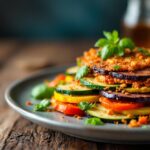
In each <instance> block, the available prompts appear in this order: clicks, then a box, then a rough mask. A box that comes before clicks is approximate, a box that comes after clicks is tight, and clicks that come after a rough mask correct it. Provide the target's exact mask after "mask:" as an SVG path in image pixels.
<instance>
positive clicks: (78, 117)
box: [74, 115, 82, 119]
mask: <svg viewBox="0 0 150 150" xmlns="http://www.w3.org/2000/svg"><path fill="white" fill-rule="evenodd" d="M74 117H75V118H77V119H82V117H81V116H78V115H74Z"/></svg>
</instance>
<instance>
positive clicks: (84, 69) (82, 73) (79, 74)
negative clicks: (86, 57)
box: [75, 66, 90, 80]
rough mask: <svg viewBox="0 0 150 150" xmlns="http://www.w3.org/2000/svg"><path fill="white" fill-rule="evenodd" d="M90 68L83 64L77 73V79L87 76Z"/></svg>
mask: <svg viewBox="0 0 150 150" xmlns="http://www.w3.org/2000/svg"><path fill="white" fill-rule="evenodd" d="M89 71H90V69H89V67H88V66H82V67H81V68H80V69H79V70H78V71H77V73H76V76H75V78H76V79H77V80H79V79H81V78H82V77H84V76H86V75H87V74H88V73H89Z"/></svg>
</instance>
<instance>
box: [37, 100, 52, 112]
mask: <svg viewBox="0 0 150 150" xmlns="http://www.w3.org/2000/svg"><path fill="white" fill-rule="evenodd" d="M49 105H50V100H47V99H44V100H42V101H41V102H40V103H38V104H35V105H34V111H45V110H47V108H48V107H49Z"/></svg>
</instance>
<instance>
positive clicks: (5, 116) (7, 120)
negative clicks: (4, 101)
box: [0, 108, 19, 149]
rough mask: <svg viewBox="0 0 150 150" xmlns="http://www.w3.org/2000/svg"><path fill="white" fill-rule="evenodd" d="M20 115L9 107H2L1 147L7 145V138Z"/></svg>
mask: <svg viewBox="0 0 150 150" xmlns="http://www.w3.org/2000/svg"><path fill="white" fill-rule="evenodd" d="M18 117H19V115H18V114H16V113H15V112H14V111H12V110H11V109H9V108H1V109H0V149H2V147H3V146H4V145H5V140H6V139H7V137H8V136H9V133H10V132H11V131H12V127H13V125H14V123H15V122H16V120H17V119H18Z"/></svg>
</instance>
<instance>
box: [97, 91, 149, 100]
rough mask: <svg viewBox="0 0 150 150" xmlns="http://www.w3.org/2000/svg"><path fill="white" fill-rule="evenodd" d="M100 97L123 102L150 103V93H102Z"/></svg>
mask: <svg viewBox="0 0 150 150" xmlns="http://www.w3.org/2000/svg"><path fill="white" fill-rule="evenodd" d="M100 95H102V96H104V97H106V98H109V99H113V100H119V101H122V102H143V103H146V102H150V93H148V94H124V93H119V92H112V91H100Z"/></svg>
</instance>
